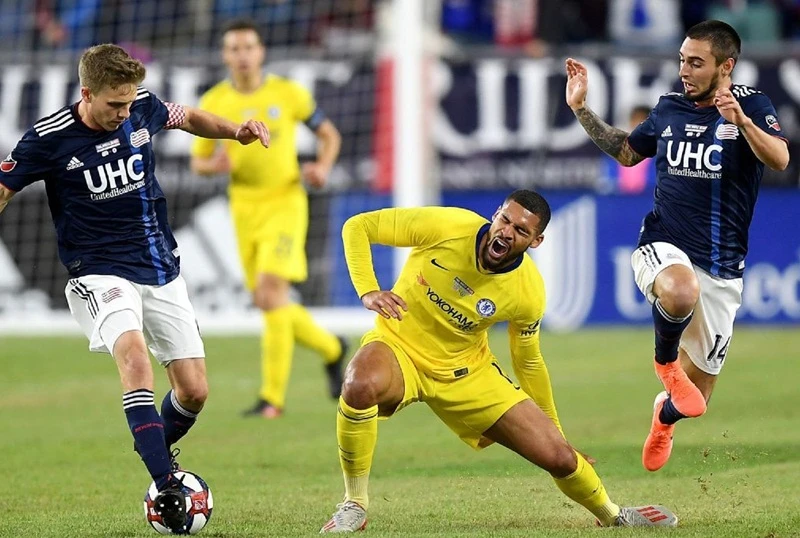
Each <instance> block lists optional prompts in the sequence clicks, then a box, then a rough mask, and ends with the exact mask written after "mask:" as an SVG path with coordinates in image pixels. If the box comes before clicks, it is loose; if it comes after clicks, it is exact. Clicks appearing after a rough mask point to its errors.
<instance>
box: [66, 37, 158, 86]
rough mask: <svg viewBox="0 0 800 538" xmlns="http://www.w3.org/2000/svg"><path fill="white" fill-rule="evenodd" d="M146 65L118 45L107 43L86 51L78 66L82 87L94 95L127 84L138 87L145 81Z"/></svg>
mask: <svg viewBox="0 0 800 538" xmlns="http://www.w3.org/2000/svg"><path fill="white" fill-rule="evenodd" d="M145 74H146V70H145V68H144V64H142V62H140V61H139V60H136V59H134V58H131V56H130V55H129V54H128V53H127V52H126V51H125V49H123V48H122V47H120V46H118V45H113V44H111V43H106V44H103V45H95V46H94V47H91V48H89V49H87V50H86V52H84V53H83V55H82V56H81V61H80V63H79V64H78V76H79V77H80V81H81V86H86V87H87V88H89V90H90V91H91V92H92V93H98V92H100V91H102V90H104V89H106V88H112V89H116V88H119V87H120V86H123V85H125V84H133V85H134V86H138V85H139V84H141V83H142V81H143V80H144V76H145Z"/></svg>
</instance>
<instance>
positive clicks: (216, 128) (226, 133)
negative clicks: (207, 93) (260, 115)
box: [179, 106, 269, 148]
mask: <svg viewBox="0 0 800 538" xmlns="http://www.w3.org/2000/svg"><path fill="white" fill-rule="evenodd" d="M183 108H184V110H185V111H186V118H185V119H184V120H183V123H182V124H181V125H180V127H179V128H180V129H182V130H184V131H186V132H188V133H192V134H193V135H195V136H202V137H203V138H217V139H220V138H226V139H231V140H238V141H239V143H241V144H244V145H246V144H250V143H252V142H255V141H256V140H258V141H260V142H261V145H262V146H264V147H265V148H268V147H269V130H268V129H267V126H266V125H264V122H261V121H256V120H247V121H246V122H244V123H242V124H241V125H236V124H235V123H233V122H232V121H229V120H226V119H225V118H222V117H220V116H217V115H216V114H212V113H210V112H206V111H205V110H200V109H199V108H193V107H188V106H184V107H183Z"/></svg>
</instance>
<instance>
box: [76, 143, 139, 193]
mask: <svg viewBox="0 0 800 538" xmlns="http://www.w3.org/2000/svg"><path fill="white" fill-rule="evenodd" d="M83 177H84V178H85V179H86V186H87V187H89V190H90V191H91V192H92V194H91V198H92V200H95V201H97V200H107V199H109V198H115V197H117V196H120V195H122V194H125V193H126V192H131V191H134V190H136V189H138V188H139V187H142V186H143V185H144V164H143V163H142V155H141V154H140V153H135V154H133V155H131V156H130V157H128V159H127V160H126V159H117V161H116V162H107V163H105V164H101V165H100V166H98V167H97V168H95V169H94V171H92V170H84V171H83Z"/></svg>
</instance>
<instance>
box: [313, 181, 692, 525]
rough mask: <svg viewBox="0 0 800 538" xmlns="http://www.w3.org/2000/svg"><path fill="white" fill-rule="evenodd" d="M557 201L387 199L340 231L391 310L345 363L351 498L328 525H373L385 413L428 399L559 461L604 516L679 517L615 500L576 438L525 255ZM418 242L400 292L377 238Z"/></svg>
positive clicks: (563, 474) (560, 478)
mask: <svg viewBox="0 0 800 538" xmlns="http://www.w3.org/2000/svg"><path fill="white" fill-rule="evenodd" d="M549 220H550V207H549V206H548V204H547V202H546V201H545V199H544V198H542V197H541V196H540V195H539V194H537V193H535V192H532V191H527V190H520V191H515V192H513V193H512V194H510V195H509V196H508V198H507V199H506V200H505V201H504V203H503V205H502V206H501V207H500V208H498V210H497V212H496V213H495V214H494V217H493V218H492V221H491V222H487V221H486V219H484V218H483V217H480V216H479V215H476V214H475V213H472V212H471V211H467V210H464V209H456V208H442V207H426V208H419V209H384V210H380V211H373V212H370V213H362V214H360V215H356V216H354V217H352V218H351V219H349V220H348V221H347V222H346V223H345V225H344V229H343V232H342V236H343V239H344V248H345V256H346V258H347V266H348V268H349V270H350V276H351V278H352V280H353V285H354V286H355V289H356V291H357V292H358V295H359V297H361V301H362V303H363V304H364V306H365V307H366V308H367V309H369V310H373V311H375V312H377V313H379V314H380V316H379V317H378V318H377V323H376V327H375V329H373V330H372V331H370V332H368V333H367V334H366V335H365V336H364V337H363V339H362V340H361V349H359V350H358V352H357V353H356V355H355V357H354V358H353V360H352V361H351V362H350V364H349V366H348V367H347V371H346V372H345V381H344V387H343V389H342V396H341V397H340V398H339V410H338V414H337V418H336V436H337V440H338V444H339V461H340V463H341V466H342V471H343V473H344V483H345V498H344V502H342V503H341V504H339V505H338V506H337V510H336V512H335V513H334V514H333V517H332V518H331V519H330V520H329V521H328V523H327V524H325V526H324V527H322V530H321V531H320V532H323V533H326V532H352V531H357V530H362V529H364V527H366V524H367V515H366V510H367V507H368V505H369V497H368V495H367V483H368V480H369V473H370V467H371V465H372V456H373V453H374V450H375V444H376V441H377V437H378V417H389V416H390V415H392V414H394V413H396V412H398V411H399V410H400V409H402V408H403V407H405V406H407V405H409V404H411V403H413V402H416V401H423V402H425V403H426V404H428V406H429V407H430V408H431V409H432V410H433V412H434V413H436V415H437V416H438V417H439V418H440V419H441V420H442V421H443V422H444V423H445V424H446V425H447V426H449V427H450V429H451V430H453V431H454V432H455V433H456V434H457V435H458V436H459V437H460V438H461V439H462V440H463V441H464V442H466V443H467V444H468V445H470V446H471V447H473V448H475V449H480V448H483V447H486V446H487V445H489V444H491V443H493V442H497V443H500V444H501V445H503V446H505V447H507V448H509V449H511V450H513V451H514V452H516V453H518V454H519V455H521V456H522V457H524V458H525V459H527V460H528V461H530V462H531V463H534V464H535V465H538V466H539V467H541V468H543V469H544V470H546V471H547V472H549V473H550V474H551V475H552V476H553V478H554V480H555V482H556V485H557V486H558V488H559V489H560V490H561V491H562V492H564V494H566V495H567V496H568V497H569V498H570V499H572V500H574V501H575V502H577V503H579V504H581V505H582V506H584V507H585V508H586V509H588V510H589V511H590V512H591V513H592V514H594V516H595V517H596V518H597V520H598V522H599V523H600V524H601V525H605V526H675V525H676V524H677V518H676V517H675V515H674V514H672V513H671V512H670V511H669V510H667V509H666V508H664V507H662V506H646V507H638V508H628V507H620V506H618V505H617V504H614V503H613V502H611V500H610V499H609V497H608V494H607V493H606V490H605V488H604V487H603V484H602V483H601V482H600V478H599V477H598V476H597V474H596V473H595V471H594V468H593V467H592V466H591V465H590V463H589V462H587V461H586V459H584V457H583V456H582V455H581V454H580V453H578V452H576V451H575V450H574V449H573V448H572V446H571V445H570V444H569V443H568V442H567V441H566V439H565V438H564V436H563V434H562V432H561V425H560V423H559V420H558V415H557V414H556V407H555V403H554V401H553V394H552V389H551V386H550V377H549V375H548V373H547V367H546V366H545V363H544V360H543V358H542V354H541V352H540V350H539V333H540V327H541V322H542V316H543V315H544V310H545V297H544V284H543V282H542V277H541V275H540V274H539V271H538V269H537V268H536V265H535V264H534V262H533V260H532V259H531V258H530V257H529V256H527V255H526V251H527V250H528V249H529V248H536V247H537V246H539V245H540V244H541V242H542V241H543V239H544V236H543V235H542V233H543V232H544V229H545V227H546V226H547V223H548V221H549ZM375 243H378V244H383V245H392V246H397V247H412V250H411V254H410V256H409V258H408V261H407V262H406V264H405V266H404V267H403V270H402V272H401V274H400V277H399V278H398V280H397V282H396V283H395V286H394V287H393V288H392V290H391V291H382V290H381V289H380V287H379V285H378V281H377V280H376V278H375V273H374V270H373V266H372V258H371V253H370V245H372V244H375ZM502 321H507V322H508V334H509V338H510V342H511V357H512V360H513V367H514V372H515V373H516V376H517V379H518V380H519V383H520V385H521V386H517V385H515V384H514V383H513V382H512V381H511V379H510V378H509V377H508V376H507V375H506V374H505V373H504V372H503V370H502V369H501V368H500V365H499V364H498V363H497V360H496V359H495V357H494V355H493V354H492V352H491V350H490V349H489V346H488V336H487V332H488V329H489V328H490V327H491V326H492V325H494V324H495V323H498V322H502Z"/></svg>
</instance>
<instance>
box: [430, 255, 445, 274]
mask: <svg viewBox="0 0 800 538" xmlns="http://www.w3.org/2000/svg"><path fill="white" fill-rule="evenodd" d="M431 263H432V264H433V265H435V266H436V267H438V268H439V269H444V270H445V271H449V270H450V269H448V268H447V267H445V266H444V265H440V264H438V263H436V258H433V259H432V260H431Z"/></svg>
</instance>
